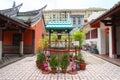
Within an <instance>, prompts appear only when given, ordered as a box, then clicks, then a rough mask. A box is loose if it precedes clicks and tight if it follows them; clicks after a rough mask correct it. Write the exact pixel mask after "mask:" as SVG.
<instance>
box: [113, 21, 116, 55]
mask: <svg viewBox="0 0 120 80" xmlns="http://www.w3.org/2000/svg"><path fill="white" fill-rule="evenodd" d="M115 27H116V26H115V23H114V22H113V25H112V53H113V54H116V37H115V36H116V28H115Z"/></svg>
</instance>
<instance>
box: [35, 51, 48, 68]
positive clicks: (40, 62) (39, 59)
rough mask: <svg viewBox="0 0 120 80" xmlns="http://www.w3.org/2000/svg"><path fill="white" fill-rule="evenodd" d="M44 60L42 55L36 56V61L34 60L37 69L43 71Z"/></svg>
mask: <svg viewBox="0 0 120 80" xmlns="http://www.w3.org/2000/svg"><path fill="white" fill-rule="evenodd" d="M45 60H46V58H45V55H44V53H41V52H39V53H38V54H37V60H36V65H37V67H38V68H39V69H41V70H44V66H43V65H44V62H45Z"/></svg>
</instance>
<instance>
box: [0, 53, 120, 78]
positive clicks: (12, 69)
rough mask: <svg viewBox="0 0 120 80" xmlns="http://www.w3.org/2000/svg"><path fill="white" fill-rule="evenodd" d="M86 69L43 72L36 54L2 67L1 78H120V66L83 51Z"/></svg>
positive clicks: (0, 70)
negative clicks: (75, 72) (76, 71)
mask: <svg viewBox="0 0 120 80" xmlns="http://www.w3.org/2000/svg"><path fill="white" fill-rule="evenodd" d="M82 54H83V56H84V58H85V61H86V63H87V67H86V70H84V71H82V70H80V71H78V74H75V75H71V74H68V73H66V74H63V73H59V74H58V73H56V74H52V73H50V74H42V72H41V70H39V69H38V68H37V67H36V63H35V61H36V56H33V57H26V58H24V59H22V60H19V61H17V62H15V63H13V64H10V65H8V66H5V67H3V68H1V69H0V80H120V67H119V66H116V65H114V64H112V63H109V62H107V61H105V60H103V59H101V58H98V57H96V56H94V55H92V54H90V53H88V52H85V51H82Z"/></svg>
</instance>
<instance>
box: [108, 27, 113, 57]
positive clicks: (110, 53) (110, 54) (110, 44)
mask: <svg viewBox="0 0 120 80" xmlns="http://www.w3.org/2000/svg"><path fill="white" fill-rule="evenodd" d="M109 57H111V58H113V54H112V28H111V27H109Z"/></svg>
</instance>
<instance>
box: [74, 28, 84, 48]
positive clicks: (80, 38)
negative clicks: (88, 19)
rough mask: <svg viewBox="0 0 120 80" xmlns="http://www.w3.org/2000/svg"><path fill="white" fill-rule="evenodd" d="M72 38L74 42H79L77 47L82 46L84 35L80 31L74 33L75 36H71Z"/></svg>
mask: <svg viewBox="0 0 120 80" xmlns="http://www.w3.org/2000/svg"><path fill="white" fill-rule="evenodd" d="M73 37H74V40H75V41H79V47H82V44H83V42H84V40H85V33H84V32H83V31H82V30H80V31H77V32H75V34H73Z"/></svg>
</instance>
